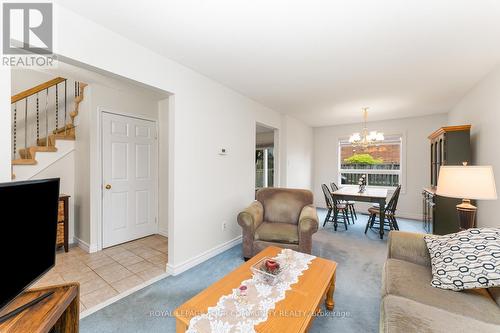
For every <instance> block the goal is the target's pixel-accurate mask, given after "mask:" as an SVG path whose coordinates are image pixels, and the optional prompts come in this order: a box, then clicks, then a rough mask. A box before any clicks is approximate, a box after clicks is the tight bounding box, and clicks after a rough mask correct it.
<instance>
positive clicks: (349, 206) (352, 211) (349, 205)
mask: <svg viewBox="0 0 500 333" xmlns="http://www.w3.org/2000/svg"><path fill="white" fill-rule="evenodd" d="M330 187H331V188H332V192H335V191H338V189H339V187H338V186H337V184H335V183H334V182H331V183H330ZM341 203H342V204H344V205H346V206H347V210H348V211H349V213H350V215H351V219H352V224H354V220H357V219H358V216H357V215H356V208H355V207H354V204H355V203H356V202H354V201H342V202H341ZM347 222H348V223H349V224H350V223H351V222H350V221H347Z"/></svg>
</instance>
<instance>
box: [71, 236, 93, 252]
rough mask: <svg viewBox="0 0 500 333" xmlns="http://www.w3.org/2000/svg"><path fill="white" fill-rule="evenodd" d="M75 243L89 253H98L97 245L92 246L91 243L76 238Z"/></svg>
mask: <svg viewBox="0 0 500 333" xmlns="http://www.w3.org/2000/svg"><path fill="white" fill-rule="evenodd" d="M73 242H74V244H76V245H77V246H78V247H79V248H80V249H82V250H83V251H85V252H87V253H94V252H97V246H96V245H95V244H93V245H90V244H89V243H87V242H85V241H83V240H81V239H80V238H78V237H76V236H74V237H73Z"/></svg>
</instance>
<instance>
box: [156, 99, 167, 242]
mask: <svg viewBox="0 0 500 333" xmlns="http://www.w3.org/2000/svg"><path fill="white" fill-rule="evenodd" d="M168 107H169V99H168V98H166V99H163V100H161V101H160V102H159V103H158V111H159V112H158V126H159V128H160V129H161V130H160V131H159V136H158V150H159V151H160V154H159V156H158V161H159V169H158V183H159V186H158V202H159V212H158V213H159V216H158V224H159V233H160V234H161V235H163V236H168V205H169V200H168V188H169V186H168V170H169V166H168V161H169V154H168V151H169V141H168V138H169V132H168V128H169V125H168V120H169V114H168Z"/></svg>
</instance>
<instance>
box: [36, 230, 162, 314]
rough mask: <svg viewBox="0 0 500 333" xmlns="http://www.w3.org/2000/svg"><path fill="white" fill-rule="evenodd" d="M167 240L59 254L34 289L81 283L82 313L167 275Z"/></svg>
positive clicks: (159, 238) (75, 249) (74, 249)
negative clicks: (67, 283)
mask: <svg viewBox="0 0 500 333" xmlns="http://www.w3.org/2000/svg"><path fill="white" fill-rule="evenodd" d="M167 245H168V240H167V238H166V237H163V236H160V235H153V236H149V237H145V238H141V239H138V240H135V241H132V242H128V243H124V244H120V245H117V246H113V247H110V248H107V249H104V250H103V251H100V252H96V253H87V252H85V251H83V250H82V249H80V248H79V247H72V248H70V250H69V252H67V253H65V252H64V251H63V250H60V251H58V252H57V255H56V265H55V267H54V268H52V269H51V270H50V271H49V272H48V273H47V274H45V275H44V276H43V277H42V278H41V279H40V280H39V281H38V282H37V283H36V284H35V285H34V287H43V286H49V285H54V284H60V283H66V282H71V281H77V282H80V312H82V311H85V310H86V309H90V308H91V307H93V306H96V305H98V304H100V303H102V302H105V301H107V300H108V299H110V298H112V297H114V296H117V295H119V294H120V293H122V292H125V291H127V290H129V289H131V288H134V287H136V286H138V285H140V284H142V283H144V282H146V281H148V280H151V279H153V278H155V277H157V276H159V275H161V274H163V273H165V269H166V264H167V247H168V246H167Z"/></svg>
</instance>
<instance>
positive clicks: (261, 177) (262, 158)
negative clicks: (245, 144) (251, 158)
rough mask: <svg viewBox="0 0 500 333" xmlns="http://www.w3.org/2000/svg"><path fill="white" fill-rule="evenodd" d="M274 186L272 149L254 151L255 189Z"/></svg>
mask: <svg viewBox="0 0 500 333" xmlns="http://www.w3.org/2000/svg"><path fill="white" fill-rule="evenodd" d="M273 186H274V149H273V148H272V147H269V148H257V149H256V150H255V188H263V187H273Z"/></svg>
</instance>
